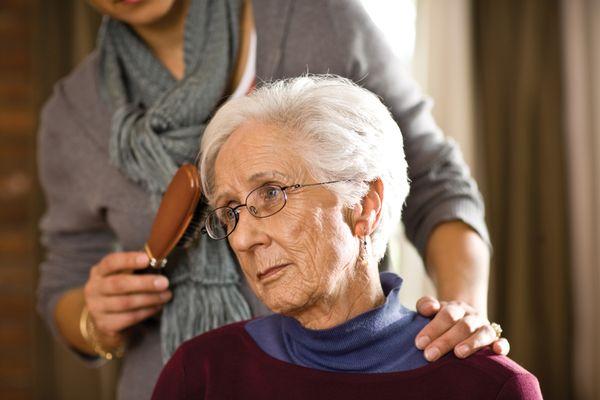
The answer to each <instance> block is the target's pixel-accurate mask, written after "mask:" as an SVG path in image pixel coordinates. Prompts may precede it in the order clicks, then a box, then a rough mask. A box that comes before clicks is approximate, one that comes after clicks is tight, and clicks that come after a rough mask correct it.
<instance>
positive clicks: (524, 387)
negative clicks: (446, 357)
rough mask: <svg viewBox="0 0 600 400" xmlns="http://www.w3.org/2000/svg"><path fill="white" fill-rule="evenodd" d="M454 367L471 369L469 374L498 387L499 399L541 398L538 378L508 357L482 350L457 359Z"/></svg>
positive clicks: (453, 363)
mask: <svg viewBox="0 0 600 400" xmlns="http://www.w3.org/2000/svg"><path fill="white" fill-rule="evenodd" d="M450 364H452V365H453V366H454V367H457V366H461V367H462V368H466V369H469V370H470V373H469V374H468V376H478V377H479V378H480V379H482V384H484V383H483V382H485V381H487V382H488V383H490V384H494V386H496V387H497V388H498V395H497V397H496V398H497V399H514V398H518V399H541V398H542V396H541V391H540V386H539V383H538V380H537V378H536V377H535V376H534V375H533V374H532V373H531V372H529V371H527V370H526V369H525V368H523V367H522V366H520V365H519V364H517V363H516V362H514V361H513V360H511V359H510V358H508V357H505V356H500V355H497V354H494V353H493V352H492V351H491V350H489V349H484V350H481V351H479V352H477V353H475V354H474V355H472V356H471V357H468V358H466V359H464V360H459V359H455V358H454V361H453V362H451V363H450Z"/></svg>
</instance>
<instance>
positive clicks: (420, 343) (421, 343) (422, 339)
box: [417, 336, 431, 350]
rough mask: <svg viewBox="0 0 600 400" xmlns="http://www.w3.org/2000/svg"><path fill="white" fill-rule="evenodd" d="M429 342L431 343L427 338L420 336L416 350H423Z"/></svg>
mask: <svg viewBox="0 0 600 400" xmlns="http://www.w3.org/2000/svg"><path fill="white" fill-rule="evenodd" d="M429 342H431V339H429V336H420V337H418V338H417V348H418V349H419V350H423V349H424V348H425V347H427V345H428V344H429Z"/></svg>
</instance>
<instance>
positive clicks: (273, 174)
mask: <svg viewBox="0 0 600 400" xmlns="http://www.w3.org/2000/svg"><path fill="white" fill-rule="evenodd" d="M265 178H281V179H289V177H288V176H287V175H285V174H283V173H281V172H279V171H263V172H257V173H255V174H252V175H250V177H249V178H248V181H249V182H256V181H260V180H263V179H265ZM227 197H233V195H232V194H231V193H230V192H225V193H222V194H220V195H219V196H218V197H217V198H216V199H215V204H219V202H220V201H221V200H222V199H223V198H227Z"/></svg>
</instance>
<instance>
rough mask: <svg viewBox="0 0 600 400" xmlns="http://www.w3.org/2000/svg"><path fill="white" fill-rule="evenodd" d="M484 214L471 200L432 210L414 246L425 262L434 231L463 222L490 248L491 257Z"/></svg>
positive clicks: (457, 200)
mask: <svg viewBox="0 0 600 400" xmlns="http://www.w3.org/2000/svg"><path fill="white" fill-rule="evenodd" d="M482 214H483V212H482V207H481V205H479V204H475V203H474V202H473V201H472V200H471V199H454V200H453V201H450V202H446V203H444V204H440V205H439V206H438V207H436V208H435V209H434V210H431V212H430V213H429V214H428V215H427V218H426V219H425V220H424V221H423V223H422V224H421V227H420V229H419V231H418V232H417V235H416V236H415V239H414V245H415V247H416V249H417V251H418V252H419V254H420V255H421V258H422V259H423V260H425V254H426V249H427V242H428V241H429V237H430V236H431V233H432V232H433V230H434V229H435V228H436V227H437V226H438V225H439V224H442V223H444V222H450V221H462V222H464V223H465V224H467V225H469V226H470V227H471V228H472V229H473V230H474V231H475V232H477V234H478V235H479V236H480V237H481V239H482V240H483V241H484V242H485V244H486V245H487V246H488V249H489V251H490V256H491V254H492V251H493V248H492V243H491V241H490V235H489V232H488V229H487V226H486V224H485V220H484V217H483V215H482Z"/></svg>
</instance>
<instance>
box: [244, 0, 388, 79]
mask: <svg viewBox="0 0 600 400" xmlns="http://www.w3.org/2000/svg"><path fill="white" fill-rule="evenodd" d="M253 4H255V18H256V25H257V34H258V47H259V50H261V49H262V51H263V52H266V53H268V54H270V53H271V52H273V53H274V54H273V55H272V57H271V58H269V57H263V58H262V60H263V61H262V62H263V63H264V62H265V61H264V59H266V60H271V61H272V62H273V63H274V64H276V65H269V66H268V67H270V68H272V69H273V71H275V70H277V71H278V72H279V74H277V76H273V78H283V77H289V76H296V75H301V74H305V73H307V72H310V73H332V74H338V75H342V76H346V77H351V74H352V72H353V64H354V63H355V62H356V61H355V60H356V59H360V58H361V57H362V53H363V47H364V42H366V41H370V42H373V41H378V40H379V39H380V38H379V37H375V36H373V35H372V34H371V33H373V32H376V29H375V28H374V24H373V23H372V21H371V19H370V17H369V16H368V14H367V13H366V11H365V10H364V8H363V6H362V4H361V3H360V2H359V1H358V0H303V1H291V0H277V1H274V0H257V1H255V2H254V3H253ZM259 53H260V51H259ZM280 57H281V58H280ZM280 60H281V65H277V64H278V62H279V61H280ZM259 66H260V63H259ZM276 67H278V68H276ZM259 69H260V68H259Z"/></svg>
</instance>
